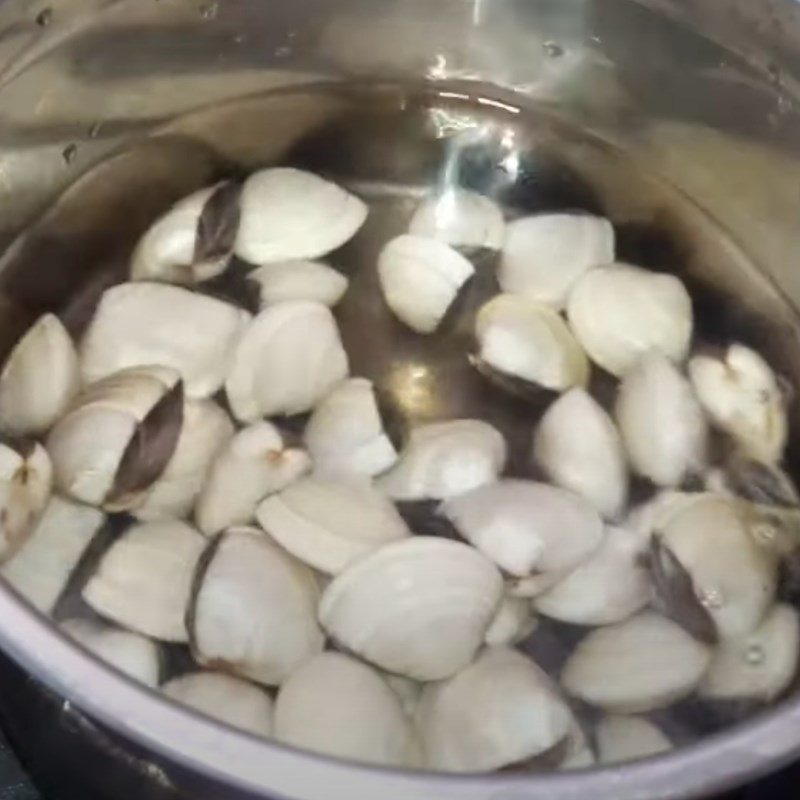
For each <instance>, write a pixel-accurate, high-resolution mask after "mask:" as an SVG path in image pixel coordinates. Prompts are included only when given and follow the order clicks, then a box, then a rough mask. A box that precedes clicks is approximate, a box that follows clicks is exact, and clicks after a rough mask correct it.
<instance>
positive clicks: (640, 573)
mask: <svg viewBox="0 0 800 800" xmlns="http://www.w3.org/2000/svg"><path fill="white" fill-rule="evenodd" d="M646 550H647V545H646V542H644V541H643V540H642V537H641V536H639V535H638V534H637V533H632V532H631V531H628V530H625V529H624V528H617V527H609V528H607V529H606V535H605V538H604V539H603V542H602V544H601V545H600V547H599V548H598V549H597V550H596V551H595V552H594V553H592V555H590V556H589V558H588V559H587V560H586V561H584V562H583V564H581V565H580V566H578V567H577V568H576V569H575V570H573V572H571V573H570V574H569V575H568V576H567V577H566V578H564V579H563V580H562V581H559V582H558V583H557V584H556V585H555V586H554V587H553V588H552V589H549V590H548V591H546V592H545V593H544V594H541V595H539V596H538V597H537V598H536V600H535V602H534V607H535V608H536V610H537V611H539V613H540V614H544V615H545V616H547V617H551V618H552V619H557V620H560V621H561V622H567V623H570V624H572V625H589V626H597V625H612V624H614V623H616V622H622V621H623V620H625V619H627V618H628V617H630V616H632V615H633V614H635V613H636V612H637V611H641V610H642V609H643V608H644V607H645V606H646V605H647V604H648V603H649V602H650V599H651V596H652V585H651V583H650V575H649V573H648V571H647V568H646V567H644V566H643V565H642V556H643V555H644V553H645V552H646Z"/></svg>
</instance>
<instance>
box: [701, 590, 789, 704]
mask: <svg viewBox="0 0 800 800" xmlns="http://www.w3.org/2000/svg"><path fill="white" fill-rule="evenodd" d="M798 654H800V620H799V619H798V615H797V611H796V610H795V609H794V608H793V607H792V606H789V605H783V604H780V605H776V606H775V607H774V608H773V609H772V610H771V611H770V612H769V613H768V614H767V616H766V617H765V618H764V620H763V622H762V623H761V625H759V626H758V628H756V629H755V630H754V631H753V632H752V633H750V634H749V635H747V636H743V637H742V638H740V639H728V640H725V641H723V642H721V643H720V644H719V646H718V647H717V649H716V651H715V652H714V656H713V658H712V659H711V666H710V667H709V669H708V672H707V673H706V675H705V677H704V678H703V682H702V683H701V684H700V687H699V689H698V694H699V695H700V696H701V697H703V698H706V699H708V700H722V701H742V700H745V701H747V700H752V701H756V702H762V703H767V702H770V701H772V700H775V699H776V698H778V697H780V696H781V695H782V694H783V692H784V691H786V689H788V688H789V685H790V684H791V683H792V681H793V680H794V678H795V676H796V674H797V665H798Z"/></svg>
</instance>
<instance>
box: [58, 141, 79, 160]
mask: <svg viewBox="0 0 800 800" xmlns="http://www.w3.org/2000/svg"><path fill="white" fill-rule="evenodd" d="M77 155H78V145H76V144H74V143H73V144H68V145H67V146H66V147H65V148H64V149H63V150H62V152H61V157H62V158H63V159H64V163H65V164H71V163H72V162H73V161H74V160H75V156H77Z"/></svg>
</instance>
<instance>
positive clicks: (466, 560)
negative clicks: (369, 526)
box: [319, 536, 503, 681]
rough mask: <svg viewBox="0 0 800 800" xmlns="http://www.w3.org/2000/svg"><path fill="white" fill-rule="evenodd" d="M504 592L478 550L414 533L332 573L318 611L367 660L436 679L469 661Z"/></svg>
mask: <svg viewBox="0 0 800 800" xmlns="http://www.w3.org/2000/svg"><path fill="white" fill-rule="evenodd" d="M502 595H503V579H502V577H501V576H500V573H499V572H498V570H497V569H496V568H495V567H494V566H493V565H492V563H491V562H490V561H488V560H487V559H486V558H485V557H484V556H482V555H481V554H480V553H478V552H477V551H476V550H474V549H473V548H471V547H468V546H467V545H465V544H461V543H460V542H453V541H449V540H446V539H438V538H434V537H427V536H414V537H411V538H409V539H404V540H402V541H400V542H393V543H392V544H388V545H386V546H385V547H382V548H381V549H380V550H377V551H376V552H374V553H371V554H370V555H368V556H365V557H364V558H362V559H360V560H358V561H356V562H354V563H353V564H352V565H350V566H349V567H348V568H347V569H346V570H345V571H344V572H343V573H341V574H340V575H338V576H337V577H336V578H334V580H333V581H332V582H331V583H330V585H329V586H328V588H327V589H326V590H325V592H324V594H323V596H322V601H321V603H320V607H319V617H320V621H321V622H322V625H323V627H324V628H325V629H326V631H327V632H328V633H329V634H330V635H331V636H332V637H333V638H334V639H335V640H336V641H337V642H339V643H340V644H342V645H343V646H345V647H347V648H348V649H349V650H351V651H352V652H354V653H356V654H358V655H359V656H361V657H362V658H364V659H366V660H367V661H369V662H371V663H372V664H375V665H376V666H378V667H380V668H381V669H383V670H386V671H387V672H392V673H395V674H398V675H404V676H406V677H409V678H415V679H416V680H420V681H434V680H441V679H442V678H447V677H449V676H450V675H453V674H454V673H456V672H458V670H460V669H463V668H464V667H465V666H466V665H467V664H469V663H470V661H471V660H472V659H473V657H474V655H475V653H476V652H477V650H478V648H479V647H480V646H481V644H482V643H483V639H484V636H485V635H486V631H487V629H488V628H489V625H490V624H491V622H492V619H493V618H494V615H495V613H496V611H497V607H498V605H499V603H500V600H501V599H502Z"/></svg>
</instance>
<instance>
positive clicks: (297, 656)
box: [188, 528, 324, 686]
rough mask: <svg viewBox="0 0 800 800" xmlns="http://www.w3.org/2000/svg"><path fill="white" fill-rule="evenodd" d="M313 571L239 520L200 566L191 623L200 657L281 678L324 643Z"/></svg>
mask: <svg viewBox="0 0 800 800" xmlns="http://www.w3.org/2000/svg"><path fill="white" fill-rule="evenodd" d="M318 599H319V588H318V586H317V582H316V578H315V577H314V574H313V572H312V571H311V570H310V569H308V567H306V566H304V565H303V564H301V563H300V562H299V561H296V560H295V559H294V558H293V557H292V556H290V555H288V554H287V553H285V552H284V551H283V550H282V549H281V548H279V547H278V546H277V545H275V544H274V543H273V542H271V541H270V539H269V537H268V536H266V535H265V534H264V533H263V532H262V531H259V530H256V529H253V528H231V529H229V530H228V531H226V532H225V533H224V534H222V535H221V537H220V538H219V540H218V541H217V542H216V543H214V544H213V545H212V546H211V548H210V549H209V551H208V553H207V554H206V557H205V558H204V563H203V564H202V565H201V569H200V570H199V571H198V576H197V580H196V586H195V591H194V598H193V601H192V604H191V608H190V613H189V618H188V624H189V630H190V634H191V643H192V650H193V652H194V655H195V658H196V659H197V661H198V662H199V663H200V664H203V665H205V666H209V667H215V668H224V669H225V671H228V672H233V673H235V674H238V675H240V676H242V677H244V678H249V679H250V680H254V681H256V682H257V683H263V684H266V685H267V686H275V685H278V684H280V683H281V682H283V681H284V680H285V679H286V678H287V677H288V676H289V675H291V673H292V672H293V671H294V670H295V669H297V667H298V666H299V665H300V664H301V663H302V662H303V661H305V660H306V659H308V658H310V657H311V656H313V655H315V654H316V653H319V652H320V651H321V650H322V646H323V643H324V637H323V634H322V631H320V629H319V626H318V625H317V620H316V607H317V602H318Z"/></svg>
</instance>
